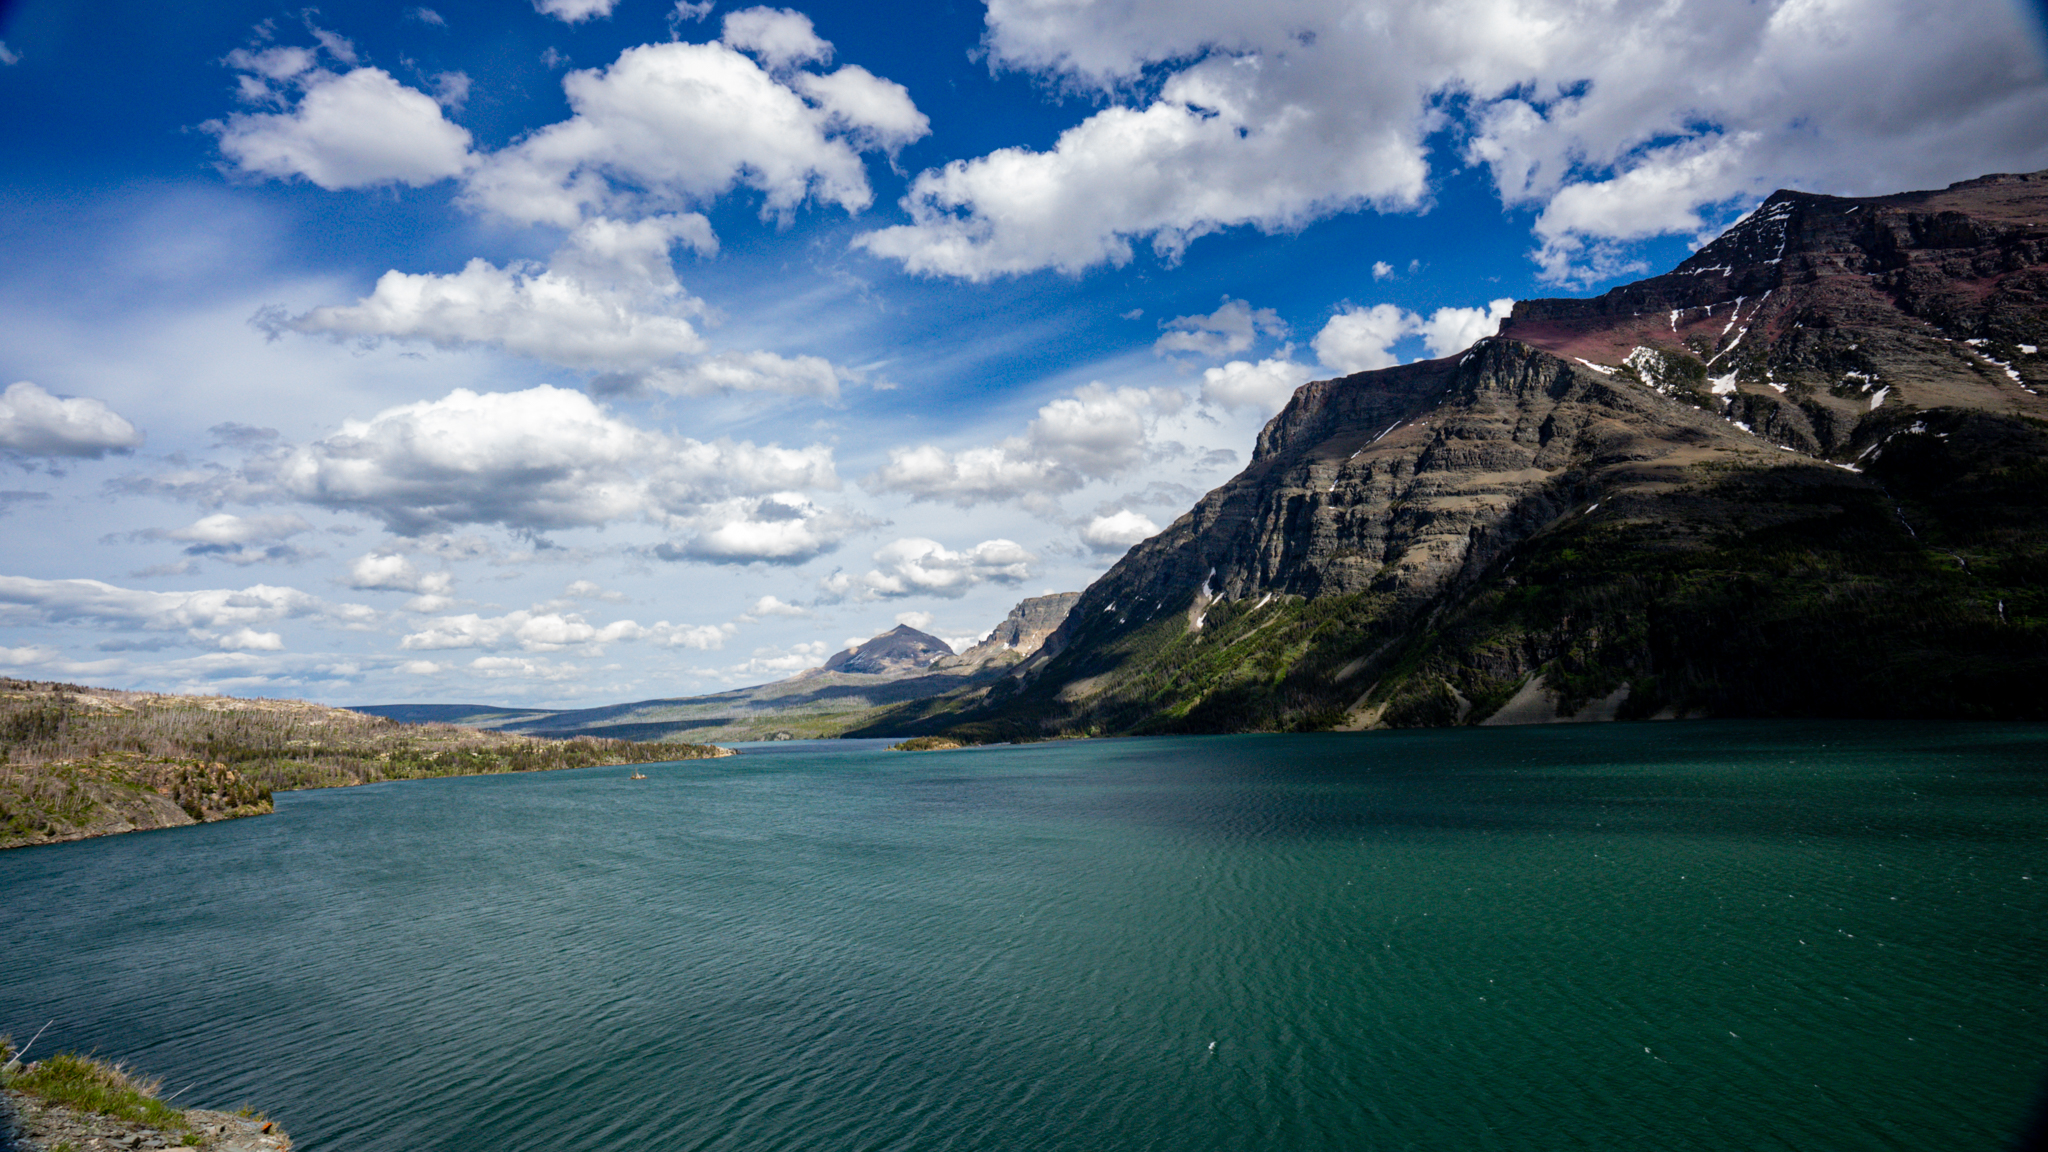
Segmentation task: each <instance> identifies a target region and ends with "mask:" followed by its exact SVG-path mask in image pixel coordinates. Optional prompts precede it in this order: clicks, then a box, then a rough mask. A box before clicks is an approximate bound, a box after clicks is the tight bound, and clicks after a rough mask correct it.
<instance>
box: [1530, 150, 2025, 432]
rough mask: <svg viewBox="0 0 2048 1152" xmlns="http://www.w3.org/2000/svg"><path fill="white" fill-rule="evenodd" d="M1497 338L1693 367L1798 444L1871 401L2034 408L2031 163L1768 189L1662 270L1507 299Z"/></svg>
mask: <svg viewBox="0 0 2048 1152" xmlns="http://www.w3.org/2000/svg"><path fill="white" fill-rule="evenodd" d="M1500 334H1501V335H1502V336H1503V337H1507V338H1510V339H1514V340H1520V341H1522V342H1524V343H1527V344H1530V345H1532V346H1534V347H1537V348H1540V349H1542V350H1543V351H1545V352H1549V353H1551V354H1552V355H1554V356H1558V357H1560V358H1562V359H1565V360H1570V361H1575V362H1583V363H1590V364H1594V365H1601V366H1605V367H1608V368H1610V369H1613V368H1620V367H1623V366H1628V365H1630V364H1631V358H1632V357H1633V358H1634V362H1635V363H1636V364H1637V365H1639V366H1640V365H1642V364H1643V363H1644V362H1645V361H1646V360H1652V359H1664V358H1670V359H1674V360H1677V361H1679V362H1681V363H1683V364H1684V365H1685V366H1688V367H1690V366H1691V365H1692V364H1693V363H1695V362H1696V363H1697V364H1698V365H1699V366H1701V367H1703V368H1704V369H1705V372H1704V378H1705V380H1706V381H1707V382H1708V383H1707V388H1708V394H1709V395H1718V396H1720V397H1722V398H1723V400H1722V402H1723V403H1724V404H1725V405H1730V406H1732V407H1733V408H1734V409H1735V415H1736V418H1738V419H1742V420H1743V422H1744V423H1746V424H1749V425H1751V426H1752V427H1757V426H1759V425H1760V424H1768V425H1770V426H1772V427H1773V428H1774V429H1775V430H1776V432H1777V435H1775V436H1774V437H1773V438H1774V439H1779V440H1780V441H1781V442H1783V443H1786V444H1788V445H1790V446H1792V447H1795V448H1798V449H1801V450H1803V451H1809V452H1834V451H1838V450H1839V449H1841V448H1842V447H1843V446H1844V445H1846V444H1847V443H1848V441H1849V439H1850V438H1851V437H1852V436H1853V435H1854V431H1855V428H1856V426H1857V423H1858V422H1859V421H1860V420H1861V419H1862V418H1863V417H1865V416H1867V415H1868V414H1869V413H1870V412H1871V411H1873V410H1874V409H1876V408H1880V407H1882V406H1884V405H1886V404H1891V405H1913V406H1916V407H1919V408H1941V407H1963V408H1978V409H1986V410H1991V411H1999V412H2008V413H2010V412H2018V413H2020V414H2023V415H2030V416H2036V417H2041V416H2048V398H2044V397H2043V395H2042V393H2043V391H2044V390H2048V361H2044V360H2043V359H2042V358H2041V357H2040V355H2039V352H2038V351H2037V350H2038V349H2039V348H2040V347H2041V346H2042V345H2043V344H2044V343H2048V172H2037V173H2032V174H2027V175H1999V176H1986V177H1983V178H1981V179H1977V180H1969V181H1965V182H1963V183H1960V184H1956V185H1953V186H1951V187H1949V188H1947V189H1944V190H1942V191H1939V192H1906V193H1901V194H1899V195H1896V196H1880V197H1871V198H1867V199H1850V198H1845V197H1837V196H1817V195H1813V194H1811V193H1805V192H1777V193H1774V194H1773V195H1772V196H1771V198H1770V199H1768V200H1766V201H1765V202H1764V204H1763V206H1762V207H1760V208H1758V209H1757V210H1756V211H1755V212H1754V213H1751V214H1750V215H1749V216H1748V217H1747V218H1745V219H1744V220H1742V221H1741V222H1740V223H1738V224H1736V225H1735V226H1734V227H1732V228H1730V229H1729V230H1728V231H1727V232H1726V233H1724V234H1723V235H1722V236H1721V237H1720V238H1719V239H1716V240H1715V241H1714V242H1713V243H1711V244H1709V245H1707V246H1706V247H1704V248H1702V249H1700V250H1699V251H1698V252H1696V253H1694V254H1693V256H1692V257H1691V258H1690V259H1688V260H1686V261H1685V262H1684V263H1683V264H1680V265H1679V266H1678V267H1677V268H1675V269H1673V270H1672V271H1671V272H1669V273H1667V274H1665V275H1662V276H1656V277H1652V278H1651V279H1648V280H1642V281H1638V282H1636V283H1634V284H1629V285H1625V286H1623V287H1620V288H1616V289H1614V290H1613V291H1611V292H1608V293H1607V294H1605V295H1603V296H1599V297H1596V298H1594V299H1591V300H1525V301H1522V302H1521V303H1519V304H1517V305H1516V306H1515V310H1514V314H1513V315H1512V316H1510V317H1509V318H1508V319H1507V320H1506V321H1505V322H1504V323H1503V324H1502V325H1501V332H1500ZM1638 349H1650V350H1652V352H1651V354H1649V355H1646V354H1644V353H1640V352H1638V351H1637V350H1638ZM1645 374H1647V373H1645ZM1745 417H1747V418H1745Z"/></svg>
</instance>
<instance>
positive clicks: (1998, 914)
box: [0, 722, 2048, 1152]
mask: <svg viewBox="0 0 2048 1152" xmlns="http://www.w3.org/2000/svg"><path fill="white" fill-rule="evenodd" d="M743 751H744V754H743V755H742V756H740V757H736V758H729V759H723V760H716V761H696V762H688V763H679V764H662V765H651V766H646V767H645V768H644V771H645V772H646V774H647V776H648V779H646V780H642V781H632V780H629V779H628V778H627V776H628V773H629V772H630V771H631V770H630V769H626V768H596V769H584V770H578V771H570V772H555V773H544V774H533V775H518V776H485V777H472V778H466V779H449V780H431V781H414V782H404V783H392V784H381V785H375V786H371V787H365V788H355V789H334V790H329V791H314V792H297V793H289V794H282V795H280V796H279V797H278V805H277V813H276V815H274V816H270V817H263V818H258V819H251V820H242V821H234V822H229V823H224V824H215V825H208V826H202V827H195V828H183V829H175V830H171V831H165V832H152V833H142V834H134V835H128V836H117V837H110V838H106V839H101V840H94V841H84V842H79V843H73V844H64V845H55V846H50V847H43V848H32V849H22V850H16V851H9V852H4V853H0V932H4V939H5V941H6V955H5V960H4V967H0V1031H7V1032H11V1033H13V1035H14V1037H15V1039H16V1042H17V1043H19V1042H20V1041H21V1040H23V1039H25V1038H26V1037H27V1036H28V1035H29V1034H31V1033H33V1032H34V1031H35V1029H36V1028H38V1027H40V1026H42V1024H43V1023H44V1022H45V1021H46V1020H52V1019H54V1020H55V1021H56V1023H55V1024H54V1025H52V1026H51V1028H50V1030H49V1032H48V1034H46V1035H45V1036H44V1038H43V1039H42V1041H41V1042H39V1043H38V1045H37V1051H36V1052H35V1053H31V1055H38V1054H39V1055H48V1054H50V1053H51V1052H54V1051H57V1050H59V1049H60V1048H73V1049H79V1050H93V1049H96V1050H98V1051H100V1052H102V1053H105V1054H109V1055H117V1056H120V1057H122V1058H125V1059H126V1060H128V1061H129V1062H130V1063H131V1064H133V1065H135V1066H137V1067H139V1068H141V1069H144V1070H147V1071H149V1072H153V1073H156V1074H159V1075H162V1076H164V1077H165V1079H166V1081H167V1083H166V1091H167V1092H169V1091H180V1092H182V1094H181V1095H180V1096H179V1097H178V1102H179V1103H182V1104H194V1105H206V1106H215V1107H233V1106H236V1105H239V1104H242V1103H245V1102H247V1103H253V1104H255V1105H258V1106H259V1107H261V1108H263V1109H265V1110H266V1111H268V1113H269V1114H270V1115H271V1116H273V1117H274V1118H276V1119H278V1120H279V1121H281V1122H282V1123H283V1124H284V1126H285V1127H286V1128H287V1129H288V1130H289V1131H290V1132H291V1133H292V1134H293V1136H294V1138H295V1140H296V1142H297V1146H298V1147H299V1148H300V1149H301V1150H302V1152H422V1150H474V1152H524V1150H532V1152H599V1150H606V1152H611V1150H618V1152H629V1150H630V1152H639V1150H655V1149H659V1150H681V1149H706V1150H710V1149H717V1150H733V1152H738V1150H756V1149H758V1150H769V1149H775V1150H789V1149H805V1150H838V1149H850V1150H851V1149H860V1150H885V1149H886V1150H904V1152H909V1150H925V1149H930V1150H962V1152H965V1150H999V1149H1000V1150H1027V1149H1029V1150H1041V1149H1060V1150H1073V1152H1110V1150H1122V1149H1132V1150H1136V1149H1157V1150H1166V1152H1179V1150H1183V1149H1187V1150H1195V1149H1203V1150H1206V1149H1333V1150H1334V1149H1346V1150H1389V1152H1391V1150H1409V1149H1413V1150H1422V1152H1434V1150H1445V1152H1453V1150H1456V1152H1465V1150H1475V1149H1477V1150H1489V1149H1503V1150H1505V1149H1517V1150H1529V1152H1539V1150H1540V1152H1552V1150H1557V1149H1575V1148H1585V1149H1601V1150H1637V1149H1640V1150H1643V1152H1650V1150H1656V1152H1672V1150H1680V1149H1700V1150H1709V1149H1711V1150H1714V1152H1725V1150H1728V1149H1744V1150H1757V1149H1787V1150H1793V1149H1796V1150H1799V1152H1815V1150H1830V1152H1833V1150H1850V1149H1872V1150H1877V1149H1884V1150H1887V1152H1896V1150H1899V1149H1925V1150H1928V1152H1937V1150H1938V1152H1958V1150H1970V1149H1982V1150H1984V1152H1995V1150H1999V1149H2003V1148H2004V1147H2006V1144H2007V1142H2008V1141H2009V1140H2010V1139H2011V1137H2012V1136H2013V1134H2014V1133H2015V1132H2016V1131H2017V1130H2018V1129H2019V1128H2020V1127H2021V1125H2022V1123H2023V1121H2024V1119H2025V1117H2026V1115H2027V1114H2028V1111H2029V1109H2030V1108H2031V1107H2032V1106H2033V1104H2034V1101H2035V1100H2036V1098H2037V1097H2038V1096H2039V1094H2040V1091H2041V1089H2042V1087H2043V1082H2044V1076H2048V729H2044V728H2042V727H2039V726H2022V725H1989V724H1986V725H1920V724H1905V723H1898V724H1848V723H1804V722H1758V723H1750V722H1695V723H1668V724H1628V725H1619V724H1617V725H1588V726H1583V727H1580V726H1561V727H1550V728H1534V729H1483V730H1473V731H1457V732H1424V733H1369V734H1361V735H1355V736H1338V735H1329V736H1243V737H1215V738H1170V739H1168V738H1163V739H1139V740H1106V741H1087V742H1064V743H1053V744H1040V745H1031V746H1023V747H1005V748H989V749H976V750H971V751H963V752H948V753H933V754H904V753H896V752H888V751H886V750H884V746H883V744H882V743H880V742H847V741H835V742H817V743H802V744H777V745H746V746H743Z"/></svg>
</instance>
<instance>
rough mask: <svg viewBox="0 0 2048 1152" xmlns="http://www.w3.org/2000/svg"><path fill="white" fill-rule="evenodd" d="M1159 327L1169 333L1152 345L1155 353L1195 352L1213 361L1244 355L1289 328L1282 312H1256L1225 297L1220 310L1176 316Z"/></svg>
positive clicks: (1237, 301)
mask: <svg viewBox="0 0 2048 1152" xmlns="http://www.w3.org/2000/svg"><path fill="white" fill-rule="evenodd" d="M1160 327H1162V328H1165V329H1167V332H1166V335H1164V336H1161V337H1160V338H1159V339H1158V340H1156V341H1154V342H1153V344H1152V350H1153V351H1154V352H1157V353H1160V354H1161V355H1164V354H1166V353H1170V352H1192V353H1194V354H1196V355H1198V356H1207V357H1210V358H1212V359H1222V358H1223V357H1225V356H1228V355H1230V354H1231V353H1233V352H1242V351H1244V350H1245V349H1247V348H1250V347H1251V346H1252V341H1253V340H1256V339H1257V338H1258V337H1259V336H1260V335H1262V334H1263V335H1267V336H1284V335H1286V333H1287V325H1286V324H1284V323H1282V322H1281V320H1280V314H1279V313H1277V312H1275V311H1273V310H1272V309H1271V308H1260V309H1258V310H1256V311H1254V310H1253V308H1252V306H1251V305H1249V304H1247V303H1245V302H1244V301H1242V300H1232V299H1230V298H1229V297H1228V296H1226V297H1224V298H1223V304H1222V306H1221V307H1219V308H1217V309H1216V311H1214V312H1211V313H1210V314H1208V315H1207V316H1176V317H1174V318H1173V319H1171V320H1168V321H1165V322H1164V323H1162V324H1161V325H1160Z"/></svg>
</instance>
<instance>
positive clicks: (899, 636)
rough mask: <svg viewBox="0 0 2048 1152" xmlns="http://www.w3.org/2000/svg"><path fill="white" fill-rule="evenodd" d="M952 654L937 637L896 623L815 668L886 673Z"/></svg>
mask: <svg viewBox="0 0 2048 1152" xmlns="http://www.w3.org/2000/svg"><path fill="white" fill-rule="evenodd" d="M952 654H953V646H952V645H950V644H948V643H946V642H945V641H944V640H941V639H939V638H938V637H937V636H933V635H931V634H930V633H926V632H919V631H918V630H917V629H915V628H912V627H911V626H910V625H908V624H898V625H897V626H896V627H894V628H891V629H889V630H888V631H887V632H884V633H882V634H881V635H880V636H877V637H875V638H874V639H872V640H869V641H867V642H865V643H862V644H858V645H855V646H854V647H852V648H848V649H846V650H845V651H844V652H839V653H837V654H835V655H834V656H833V657H832V658H831V659H830V660H827V661H825V666H824V667H823V668H821V669H819V671H821V672H865V673H868V674H869V675H874V676H890V675H895V674H897V673H903V672H915V671H919V670H921V669H925V668H929V667H931V665H932V661H934V660H938V659H940V658H941V657H945V656H951V655H952Z"/></svg>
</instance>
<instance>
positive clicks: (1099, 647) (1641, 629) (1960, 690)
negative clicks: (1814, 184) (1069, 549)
mask: <svg viewBox="0 0 2048 1152" xmlns="http://www.w3.org/2000/svg"><path fill="white" fill-rule="evenodd" d="M1872 438H1873V439H1874V441H1875V446H1874V447H1873V449H1872V450H1871V452H1870V453H1869V454H1868V455H1867V457H1866V461H1865V465H1864V467H1865V469H1866V472H1865V473H1864V474H1861V475H1859V474H1856V473H1854V472H1851V471H1847V470H1844V469H1842V468H1840V467H1837V466H1834V465H1828V464H1820V463H1810V462H1805V461H1798V460H1792V459H1788V460H1787V461H1786V462H1785V463H1783V464H1780V465H1777V466H1774V467H1746V466H1738V465H1732V464H1716V463H1711V462H1709V463H1702V464H1696V465H1694V466H1692V467H1690V468H1689V469H1687V470H1686V471H1685V473H1684V475H1683V482H1682V483H1676V484H1653V485H1636V486H1634V487H1628V486H1622V487H1618V488H1614V489H1610V490H1607V491H1605V492H1602V491H1600V490H1598V489H1597V488H1596V489H1595V490H1594V491H1592V492H1590V493H1581V498H1580V499H1578V500H1560V501H1559V503H1562V504H1565V505H1568V506H1572V511H1571V512H1569V513H1567V514H1566V515H1564V516H1562V517H1559V518H1558V519H1557V520H1555V521H1554V522H1552V523H1551V524H1550V525H1548V526H1547V527H1546V528H1544V529H1543V530H1541V531H1539V532H1537V533H1536V534H1535V535H1534V536H1532V537H1531V538H1529V539H1528V540H1526V541H1523V542H1522V543H1521V544H1520V545H1518V546H1517V547H1515V548H1514V549H1512V550H1510V551H1509V552H1508V553H1507V554H1506V555H1505V556H1504V557H1503V558H1502V559H1500V560H1499V561H1498V562H1497V563H1495V564H1494V565H1493V566H1492V567H1490V568H1489V569H1487V570H1486V571H1484V572H1480V573H1475V574H1472V575H1471V576H1470V577H1468V578H1466V579H1465V580H1463V581H1459V582H1454V583H1453V584H1452V585H1451V586H1450V587H1447V588H1445V589H1444V590H1443V591H1441V592H1440V593H1439V594H1438V595H1437V596H1435V597H1434V598H1431V599H1428V600H1425V601H1420V602H1407V603H1403V602H1399V601H1397V600H1396V598H1395V597H1393V596H1391V595H1388V594H1386V593H1383V592H1375V591H1367V592H1360V593H1354V594H1351V595H1345V596H1327V597H1318V598H1315V599H1309V600H1304V599H1301V598H1297V597H1288V596H1272V597H1270V598H1268V597H1264V596H1263V595H1262V596H1259V597H1247V598H1246V599H1244V600H1240V601H1236V602H1229V603H1226V602H1217V603H1213V604H1209V605H1207V606H1206V612H1199V611H1198V612H1195V613H1193V615H1194V616H1196V617H1199V618H1201V620H1202V626H1201V627H1200V628H1199V629H1193V628H1191V627H1190V619H1191V616H1190V612H1189V609H1190V607H1191V606H1190V605H1189V604H1187V603H1185V602H1183V603H1182V604H1180V605H1168V606H1165V607H1164V608H1163V609H1162V610H1161V611H1159V612H1157V613H1155V614H1154V615H1153V617H1152V618H1150V619H1148V620H1141V621H1132V622H1128V623H1127V624H1123V623H1119V622H1115V621H1104V622H1101V623H1095V622H1084V625H1085V627H1084V628H1083V629H1081V630H1080V636H1081V639H1080V640H1078V641H1077V642H1076V643H1075V644H1073V645H1072V646H1071V647H1069V648H1068V649H1067V650H1066V651H1063V652H1061V653H1060V654H1059V655H1058V656H1057V657H1055V658H1054V659H1053V660H1051V661H1050V662H1048V663H1047V664H1046V665H1045V667H1044V668H1043V669H1042V670H1041V671H1040V672H1039V673H1038V675H1037V676H1035V677H1034V678H1033V679H1031V680H1030V681H1029V682H1024V683H1019V682H1016V681H1011V682H1009V683H1007V684H1003V685H998V686H997V687H995V688H993V689H989V690H985V691H981V692H977V693H973V694H959V695H955V696H951V697H944V698H940V699H936V700H928V701H919V702H913V703H911V704H907V705H904V706H901V707H899V708H896V709H893V710H890V711H889V712H886V713H884V714H883V716H882V717H881V718H880V719H878V720H877V721H876V722H875V723H873V724H872V725H870V726H869V727H868V728H867V729H865V730H864V731H861V732H856V733H855V734H856V735H866V734H874V735H882V734H888V735H903V734H909V733H926V734H933V733H943V734H945V735H947V736H950V737H953V738H957V739H962V740H968V741H974V742H992V741H1001V740H1028V739H1044V738H1047V737H1056V736H1069V735H1100V734H1108V733H1140V732H1223V731H1245V730H1295V729H1312V728H1328V727H1337V726H1341V725H1346V724H1353V725H1355V724H1363V723H1376V724H1384V725H1391V726H1425V725H1449V724H1460V723H1464V724H1470V723H1477V722H1479V721H1481V720H1484V719H1486V718H1487V717H1489V716H1491V715H1492V714H1493V713H1494V712H1496V711H1497V710H1498V709H1499V708H1500V707H1501V705H1503V704H1505V703H1506V702H1507V701H1508V700H1509V699H1510V698H1511V697H1513V696H1514V695H1515V693H1516V692H1517V691H1518V690H1519V689H1521V688H1522V687H1523V685H1524V684H1526V683H1527V682H1528V681H1529V680H1530V679H1531V678H1532V677H1533V676H1536V675H1538V674H1541V675H1542V676H1543V677H1544V684H1545V686H1546V687H1547V688H1548V689H1549V691H1550V693H1551V694H1552V696H1553V697H1554V699H1555V703H1556V707H1557V710H1558V711H1559V712H1560V713H1562V714H1567V715H1569V714H1571V713H1573V712H1576V711H1577V710H1579V709H1580V708H1581V707H1583V706H1584V705H1586V704H1587V703H1588V702H1590V701H1593V700H1598V699H1601V698H1604V697H1608V696H1609V695H1610V694H1612V693H1614V692H1616V691H1617V690H1618V689H1621V688H1623V687H1626V688H1627V689H1628V693H1627V696H1626V700H1625V702H1624V703H1623V704H1622V705H1621V713H1620V714H1621V715H1622V716H1623V717H1644V716H1650V715H1655V714H1665V715H1674V714H1675V715H1712V716H1843V717H1853V716H1870V717H1879V716H1914V717H1958V718H1963V717H1974V718H1989V717H1998V718H2010V719H2019V718H2030V719H2041V718H2048V692H2044V691H2043V687H2042V686H2043V685H2048V435H2044V429H2043V426H2042V425H2040V424H2038V422H2034V421H2030V420H2024V419H2012V418H2008V417H2003V416H1996V415H1991V414H1987V413H1981V412H1968V411H1958V410H1943V411H1938V412H1932V413H1920V412H1915V411H1912V410H1910V409H1906V410H1902V411H1900V412H1898V413H1896V414H1888V415H1887V418H1886V421H1885V422H1882V423H1879V424H1878V425H1876V426H1875V427H1874V428H1873V430H1872ZM1587 482H1588V478H1587V477H1586V476H1585V475H1584V474H1579V475H1568V476H1566V477H1563V478H1561V480H1560V481H1559V484H1560V486H1561V487H1568V486H1577V485H1582V484H1585V483H1587ZM1596 504H1597V508H1595V509H1593V510H1591V511H1589V510H1588V508H1589V507H1590V506H1592V505H1596Z"/></svg>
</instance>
